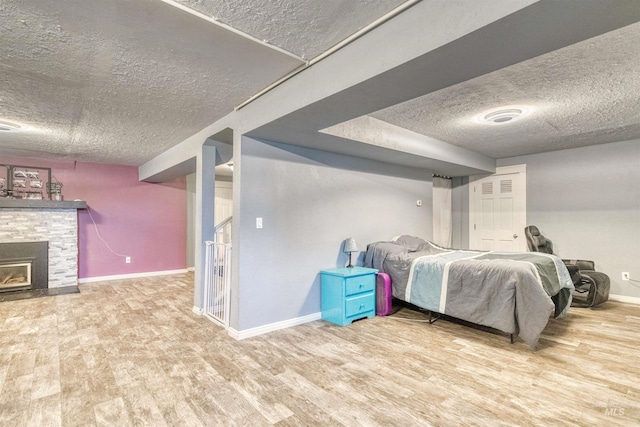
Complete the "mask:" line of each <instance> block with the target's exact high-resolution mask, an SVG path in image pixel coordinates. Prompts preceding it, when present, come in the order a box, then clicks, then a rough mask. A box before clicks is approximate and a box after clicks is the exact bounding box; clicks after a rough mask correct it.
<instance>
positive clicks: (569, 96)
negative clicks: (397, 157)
mask: <svg viewBox="0 0 640 427" xmlns="http://www.w3.org/2000/svg"><path fill="white" fill-rule="evenodd" d="M639 96H640V23H636V24H633V25H630V26H627V27H623V28H621V29H619V30H616V31H612V32H610V33H606V34H603V35H601V36H598V37H595V38H592V39H589V40H585V41H583V42H580V43H577V44H574V45H572V46H569V47H566V48H563V49H560V50H557V51H554V52H551V53H549V54H546V55H542V56H540V57H537V58H534V59H531V60H528V61H525V62H522V63H519V64H516V65H513V66H510V67H507V68H503V69H501V70H499V71H495V72H493V73H490V74H487V75H484V76H481V77H477V78H475V79H472V80H469V81H467V82H464V83H460V84H457V85H455V86H452V87H449V88H446V89H442V90H439V91H437V92H434V93H431V94H428V95H425V96H422V97H420V98H416V99H414V100H411V101H407V102H405V103H402V104H399V105H396V106H393V107H390V108H386V109H384V110H381V111H378V112H376V113H373V114H371V116H373V117H375V118H377V119H380V120H383V121H386V122H388V123H391V124H394V125H396V126H400V127H403V128H407V129H410V130H412V131H415V132H418V133H421V134H424V135H427V136H430V137H432V138H436V139H439V140H441V141H445V142H448V143H451V144H454V145H457V146H460V147H463V148H467V149H470V150H473V151H476V152H479V153H482V154H485V155H488V156H490V157H493V158H504V157H511V156H518V155H524V154H532V153H540V152H545V151H553V150H561V149H567V148H575V147H580V146H586V145H595V144H602V143H608V142H615V141H624V140H632V139H640V101H639V99H640V98H639ZM507 105H524V106H529V107H531V109H532V110H531V113H530V114H529V115H528V116H527V117H523V118H522V119H520V120H518V121H516V122H513V123H508V124H504V125H500V126H491V125H486V124H481V123H479V122H478V121H477V120H476V117H477V116H478V115H480V114H481V113H483V112H485V111H486V110H488V109H492V108H494V107H500V106H507Z"/></svg>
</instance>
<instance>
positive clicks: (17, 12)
mask: <svg viewBox="0 0 640 427" xmlns="http://www.w3.org/2000/svg"><path fill="white" fill-rule="evenodd" d="M181 3H183V4H184V5H186V6H190V7H193V9H197V11H199V12H203V13H204V14H211V15H213V17H215V18H216V19H219V20H220V21H221V22H222V23H224V24H226V25H228V26H230V27H232V28H236V29H239V30H241V31H245V32H250V33H251V35H253V36H255V37H257V38H258V39H267V40H268V41H270V43H272V44H275V45H278V46H279V47H281V48H282V49H285V50H289V51H291V52H292V54H287V53H286V52H285V53H283V52H282V51H281V50H280V49H273V48H271V47H269V46H267V45H264V44H260V43H257V42H256V41H255V40H253V39H251V38H247V37H243V36H242V35H238V34H237V32H234V31H230V30H228V29H226V28H224V27H221V26H219V25H216V24H215V23H214V22H211V21H208V20H206V19H202V18H201V17H198V16H194V14H191V13H188V12H185V11H184V10H181V9H180V8H178V7H176V6H175V5H172V4H169V3H167V2H163V1H160V0H101V1H86V0H66V1H55V2H52V1H50V0H29V1H20V2H6V1H2V2H0V40H2V43H0V121H1V120H9V121H12V122H18V123H19V124H21V125H23V127H22V130H21V132H15V133H14V132H11V133H8V132H0V153H5V154H14V155H26V156H32V157H44V156H46V157H52V156H53V157H59V158H66V159H73V160H84V161H95V162H103V163H117V164H129V165H140V164H142V163H144V162H146V161H148V160H150V159H151V158H153V157H155V156H156V155H158V154H160V153H161V152H163V151H165V150H166V149H168V148H170V147H172V146H174V145H176V144H178V143H179V142H181V141H182V140H184V139H185V138H187V137H188V136H191V135H193V134H194V133H196V132H197V131H199V130H201V129H203V128H204V127H206V126H208V125H210V124H211V123H213V122H215V121H216V120H218V119H220V118H221V117H223V116H225V115H226V114H228V113H230V112H231V111H232V110H233V108H234V107H235V106H237V105H238V104H240V103H242V102H243V101H245V100H246V99H248V98H249V97H250V96H252V95H253V94H255V93H256V92H258V91H260V90H261V89H263V88H264V87H266V86H268V85H269V84H271V83H272V82H274V81H276V80H278V79H279V78H280V77H282V76H283V75H285V74H287V73H289V72H290V71H292V70H294V69H296V68H298V67H299V66H301V65H302V64H304V62H303V61H302V60H301V59H299V58H296V55H299V56H303V55H304V56H308V57H313V56H315V55H317V54H318V53H321V52H323V51H325V50H326V49H328V48H330V47H331V46H332V45H333V44H335V43H336V42H337V41H340V40H341V39H343V38H345V37H347V36H349V35H350V34H352V33H354V32H356V31H357V30H358V29H360V28H361V27H362V26H363V25H366V24H367V23H369V22H371V21H373V20H375V19H377V18H378V17H379V16H381V15H384V14H385V13H387V12H388V11H389V10H390V9H393V8H394V7H395V6H396V5H397V4H399V3H402V1H399V0H375V1H373V0H358V1H353V0H332V1H331V2H317V1H315V0H304V1H299V0H280V1H261V0H254V1H238V0H235V1H224V2H221V1H211V0H204V1H182V2H181Z"/></svg>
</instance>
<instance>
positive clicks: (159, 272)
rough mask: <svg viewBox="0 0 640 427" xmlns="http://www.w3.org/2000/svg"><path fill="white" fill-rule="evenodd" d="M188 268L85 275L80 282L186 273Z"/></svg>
mask: <svg viewBox="0 0 640 427" xmlns="http://www.w3.org/2000/svg"><path fill="white" fill-rule="evenodd" d="M186 272H187V269H186V268H184V269H181V270H164V271H148V272H145V273H132V274H114V275H113V276H100V277H85V278H83V279H78V283H91V282H105V281H108V280H122V279H137V278H140V277H151V276H168V275H170V274H180V273H186Z"/></svg>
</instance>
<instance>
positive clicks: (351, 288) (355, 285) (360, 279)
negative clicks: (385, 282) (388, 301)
mask: <svg viewBox="0 0 640 427" xmlns="http://www.w3.org/2000/svg"><path fill="white" fill-rule="evenodd" d="M375 286H376V276H375V275H374V274H368V275H366V276H356V277H349V278H347V279H346V280H345V292H344V294H345V296H349V295H355V294H361V293H363V292H371V291H372V290H373V288H375Z"/></svg>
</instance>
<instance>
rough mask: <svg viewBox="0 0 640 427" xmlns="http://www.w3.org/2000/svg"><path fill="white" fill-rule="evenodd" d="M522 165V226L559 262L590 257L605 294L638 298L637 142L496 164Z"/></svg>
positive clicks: (639, 178) (639, 169)
mask: <svg viewBox="0 0 640 427" xmlns="http://www.w3.org/2000/svg"><path fill="white" fill-rule="evenodd" d="M522 163H525V164H526V165H527V222H528V223H529V224H534V225H537V226H538V228H540V230H541V232H542V233H543V234H544V235H545V236H546V237H548V238H549V239H551V240H552V241H553V243H554V251H555V252H556V253H557V254H558V255H559V256H561V257H563V258H581V259H591V260H594V261H595V263H596V269H597V270H599V271H602V272H604V273H606V274H608V275H609V277H610V278H611V293H612V294H617V295H625V296H631V297H637V298H638V297H640V284H639V283H636V284H635V285H634V284H633V283H632V282H628V281H624V282H623V281H622V280H621V273H622V272H623V271H628V272H630V273H631V278H632V279H637V280H640V140H634V141H627V142H620V143H612V144H604V145H596V146H591V147H585V148H579V149H572V150H563V151H554V152H549V153H543V154H536V155H529V156H520V157H512V158H508V159H501V160H498V166H508V165H515V164H522Z"/></svg>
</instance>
